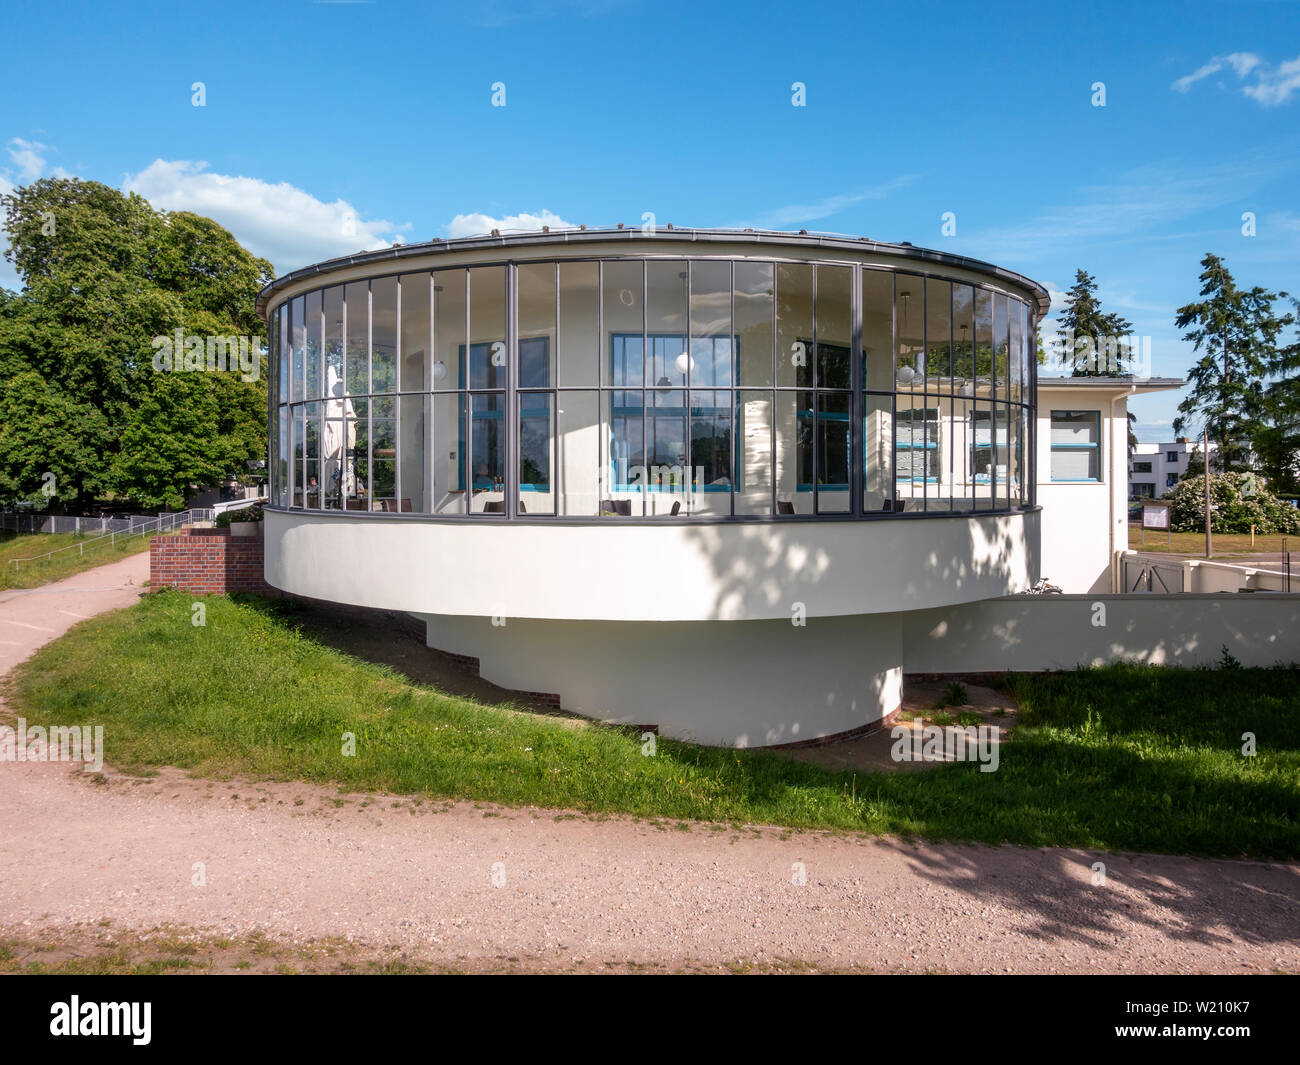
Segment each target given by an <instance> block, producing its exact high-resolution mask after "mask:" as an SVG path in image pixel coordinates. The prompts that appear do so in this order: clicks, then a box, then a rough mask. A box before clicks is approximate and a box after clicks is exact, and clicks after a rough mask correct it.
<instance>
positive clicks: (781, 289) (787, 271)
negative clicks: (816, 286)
mask: <svg viewBox="0 0 1300 1065" xmlns="http://www.w3.org/2000/svg"><path fill="white" fill-rule="evenodd" d="M812 277H813V272H812V267H811V266H809V265H805V264H803V263H789V264H787V263H782V264H780V265H778V266H777V268H776V301H777V308H776V383H777V385H778V386H780V387H783V388H789V387H793V386H798V387H801V388H810V387H811V386H812V383H813V368H812V359H813V283H812ZM810 472H811V471H810Z"/></svg>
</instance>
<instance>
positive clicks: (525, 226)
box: [443, 209, 578, 238]
mask: <svg viewBox="0 0 1300 1065" xmlns="http://www.w3.org/2000/svg"><path fill="white" fill-rule="evenodd" d="M542 226H550V227H551V228H552V229H577V228H578V227H577V225H576V224H575V223H573V222H566V221H565V220H564V219H563V218H561V217H560V216H559V215H558V214H555V213H553V212H551V211H548V210H545V209H543V210H542V211H541V213H540V214H528V213H524V214H508V215H506V216H505V217H504V218H493V217H492V216H491V215H489V214H458V215H457V216H456V217H455V218H453V219H452V220H451V222H449V223H448V224H447V225H446V226H444V227H443V228H444V232H445V234H446V236H448V237H452V238H455V237H482V236H487V235H488V234H489V233H491V232H492V230H494V229H496V230H500V231H501V232H502V233H507V232H511V231H513V232H520V231H528V232H532V231H537V230H540V229H541V228H542Z"/></svg>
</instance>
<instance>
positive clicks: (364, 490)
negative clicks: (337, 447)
mask: <svg viewBox="0 0 1300 1065" xmlns="http://www.w3.org/2000/svg"><path fill="white" fill-rule="evenodd" d="M348 405H349V406H350V407H351V408H352V416H351V417H350V418H349V422H350V425H349V426H348V429H347V431H348V433H349V434H350V436H349V439H350V440H352V441H355V442H354V443H353V444H350V445H349V447H348V451H347V461H348V467H349V468H348V470H347V481H346V487H345V491H346V493H347V494H346V496H345V497H344V503H343V505H344V507H345V508H346V509H348V510H369V509H370V401H369V400H368V399H350V400H348Z"/></svg>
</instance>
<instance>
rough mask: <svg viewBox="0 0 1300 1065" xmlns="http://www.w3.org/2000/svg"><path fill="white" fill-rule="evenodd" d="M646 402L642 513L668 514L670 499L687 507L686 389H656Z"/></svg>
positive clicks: (690, 481) (690, 475) (689, 474)
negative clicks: (643, 507) (643, 509)
mask: <svg viewBox="0 0 1300 1065" xmlns="http://www.w3.org/2000/svg"><path fill="white" fill-rule="evenodd" d="M647 404H648V406H647V410H646V422H645V444H646V448H645V449H646V477H645V485H646V513H647V514H668V513H670V512H671V510H672V507H673V504H674V503H677V504H679V509H680V508H682V507H689V502H690V500H689V495H690V490H691V486H692V484H693V480H694V471H693V470H692V469H691V463H690V457H689V455H688V454H687V452H686V392H685V391H684V390H682V389H656V390H655V391H654V392H651V393H649V394H648V397H647Z"/></svg>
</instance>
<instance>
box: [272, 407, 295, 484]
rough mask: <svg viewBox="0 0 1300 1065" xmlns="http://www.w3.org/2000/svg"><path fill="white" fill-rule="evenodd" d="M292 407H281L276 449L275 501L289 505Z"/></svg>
mask: <svg viewBox="0 0 1300 1065" xmlns="http://www.w3.org/2000/svg"><path fill="white" fill-rule="evenodd" d="M290 410H291V408H289V407H281V408H280V409H279V414H280V417H279V419H278V423H279V424H278V426H277V428H278V430H279V433H278V441H277V447H276V451H275V489H276V491H275V502H276V505H277V506H281V507H287V506H288V505H289V500H290V499H292V498H293V497H292V496H291V495H290V491H291V489H292V487H293V486H292V484H291V483H290V470H291V469H292V466H291V464H290V462H289V457H290V455H291V454H292V452H291V451H290V450H289V427H290V424H291V415H290Z"/></svg>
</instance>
